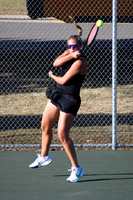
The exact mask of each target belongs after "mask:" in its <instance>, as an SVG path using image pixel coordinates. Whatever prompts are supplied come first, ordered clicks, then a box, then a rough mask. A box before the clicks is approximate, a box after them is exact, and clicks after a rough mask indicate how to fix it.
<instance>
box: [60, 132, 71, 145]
mask: <svg viewBox="0 0 133 200" xmlns="http://www.w3.org/2000/svg"><path fill="white" fill-rule="evenodd" d="M58 137H59V140H60V141H61V143H62V144H63V143H66V142H67V141H68V140H69V136H68V135H67V133H66V132H65V131H64V130H62V131H58Z"/></svg>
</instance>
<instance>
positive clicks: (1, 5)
mask: <svg viewBox="0 0 133 200" xmlns="http://www.w3.org/2000/svg"><path fill="white" fill-rule="evenodd" d="M26 14H27V8H26V0H1V1H0V15H26Z"/></svg>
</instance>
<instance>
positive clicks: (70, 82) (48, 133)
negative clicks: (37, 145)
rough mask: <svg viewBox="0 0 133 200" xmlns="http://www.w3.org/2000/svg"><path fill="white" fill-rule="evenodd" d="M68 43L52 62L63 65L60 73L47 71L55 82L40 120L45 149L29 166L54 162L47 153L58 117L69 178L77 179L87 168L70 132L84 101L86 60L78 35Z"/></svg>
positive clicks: (43, 147)
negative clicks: (81, 89)
mask: <svg viewBox="0 0 133 200" xmlns="http://www.w3.org/2000/svg"><path fill="white" fill-rule="evenodd" d="M67 45H68V49H67V50H66V51H65V52H64V53H63V54H61V55H60V56H59V57H57V58H56V60H55V61H54V63H53V65H54V67H61V73H60V76H56V75H55V74H53V72H52V71H49V73H48V75H49V77H51V78H52V79H53V80H54V81H55V83H54V85H52V86H50V87H49V88H48V89H47V91H46V95H47V97H48V98H49V99H50V101H49V102H48V103H47V105H46V107H45V109H44V112H43V117H42V123H41V129H42V151H41V154H38V158H37V159H36V160H35V161H34V162H33V163H32V164H31V165H29V167H30V168H34V167H41V166H44V165H48V164H49V163H50V162H51V161H52V158H51V157H50V155H49V154H48V153H49V147H50V144H51V140H52V127H53V125H54V124H55V122H56V121H57V120H58V137H59V139H60V141H61V143H62V144H63V147H64V149H65V151H66V153H67V155H68V157H69V159H70V162H71V166H72V167H71V174H70V176H69V177H68V178H67V181H69V182H77V181H79V178H80V177H82V176H83V175H84V170H83V169H82V167H81V166H80V165H79V164H78V160H77V156H76V152H75V148H74V145H73V141H72V140H71V138H70V136H69V132H70V129H71V127H72V124H73V120H74V117H75V116H76V114H77V112H78V110H79V107H80V104H81V99H80V88H81V86H82V83H83V80H84V78H85V75H86V73H87V60H86V59H85V57H84V56H83V55H82V53H81V52H80V49H81V48H82V45H83V44H82V39H81V38H80V37H79V36H77V35H73V36H70V37H69V39H68V41H67Z"/></svg>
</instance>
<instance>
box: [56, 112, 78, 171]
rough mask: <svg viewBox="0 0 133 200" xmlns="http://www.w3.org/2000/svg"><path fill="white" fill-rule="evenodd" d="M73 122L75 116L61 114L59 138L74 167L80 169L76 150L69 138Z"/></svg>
mask: <svg viewBox="0 0 133 200" xmlns="http://www.w3.org/2000/svg"><path fill="white" fill-rule="evenodd" d="M73 120H74V116H73V115H72V114H69V113H64V112H60V117H59V122H58V136H59V139H60V141H61V143H62V144H63V146H64V149H65V151H66V153H67V155H68V157H69V159H70V161H71V164H72V167H79V165H78V161H77V156H76V152H75V148H74V145H73V142H72V140H71V139H70V137H69V131H70V129H71V127H72V123H73Z"/></svg>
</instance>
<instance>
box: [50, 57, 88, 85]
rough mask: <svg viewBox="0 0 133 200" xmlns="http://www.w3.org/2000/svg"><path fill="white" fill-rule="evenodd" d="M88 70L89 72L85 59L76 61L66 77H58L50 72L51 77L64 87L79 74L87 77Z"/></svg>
mask: <svg viewBox="0 0 133 200" xmlns="http://www.w3.org/2000/svg"><path fill="white" fill-rule="evenodd" d="M86 70H87V61H86V60H85V59H81V60H77V61H75V62H74V63H73V64H72V66H71V67H70V69H69V70H68V71H67V72H66V73H65V74H64V76H62V77H58V76H56V75H54V74H53V73H52V71H50V72H49V76H50V77H51V78H52V79H53V80H55V81H56V82H57V83H59V84H61V85H64V84H65V83H67V82H68V81H69V80H70V79H72V78H73V77H74V76H75V75H76V74H78V73H80V74H83V75H85V74H86Z"/></svg>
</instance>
